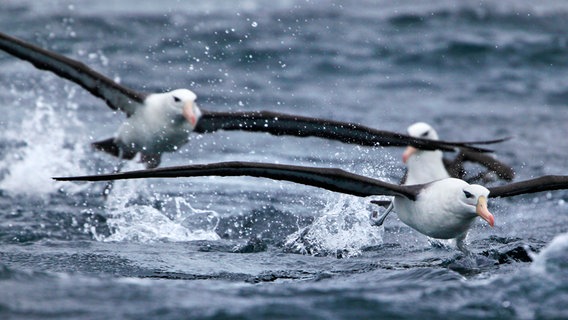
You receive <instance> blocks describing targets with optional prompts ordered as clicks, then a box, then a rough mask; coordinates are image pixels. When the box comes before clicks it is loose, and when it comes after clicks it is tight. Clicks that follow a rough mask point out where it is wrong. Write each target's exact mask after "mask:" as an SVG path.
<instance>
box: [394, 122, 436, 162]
mask: <svg viewBox="0 0 568 320" xmlns="http://www.w3.org/2000/svg"><path fill="white" fill-rule="evenodd" d="M407 131H408V135H409V136H411V137H415V138H423V139H430V140H438V139H439V138H438V133H437V132H436V130H434V128H432V127H431V126H430V125H429V124H427V123H425V122H416V123H414V124H412V125H411V126H409V127H408V129H407ZM417 152H420V150H418V149H416V148H415V147H412V146H408V147H407V148H406V150H405V151H404V153H403V154H402V162H404V163H407V162H408V160H409V159H410V157H411V156H413V155H414V154H416V153H417Z"/></svg>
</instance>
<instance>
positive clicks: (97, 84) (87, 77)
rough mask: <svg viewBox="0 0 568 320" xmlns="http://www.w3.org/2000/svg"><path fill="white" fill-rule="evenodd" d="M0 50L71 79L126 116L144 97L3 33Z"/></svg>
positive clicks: (80, 64) (77, 62)
mask: <svg viewBox="0 0 568 320" xmlns="http://www.w3.org/2000/svg"><path fill="white" fill-rule="evenodd" d="M0 49H2V50H4V51H6V52H8V53H9V54H11V55H14V56H16V57H18V58H20V59H22V60H26V61H28V62H30V63H31V64H33V65H34V66H35V67H36V68H38V69H42V70H48V71H51V72H53V73H55V74H57V75H58V76H60V77H63V78H65V79H68V80H71V81H73V82H75V83H76V84H78V85H80V86H81V87H83V88H85V89H86V90H87V91H89V92H90V93H91V94H93V95H94V96H96V97H99V98H101V99H103V100H104V101H105V102H106V103H107V104H108V106H109V107H111V108H112V109H115V110H121V111H124V112H125V113H126V114H127V115H132V114H133V113H134V111H135V108H136V106H137V105H138V104H140V103H142V102H143V101H144V98H145V97H146V95H145V94H143V93H140V92H136V91H134V90H131V89H129V88H126V87H124V86H121V85H119V84H117V83H116V82H114V81H112V80H111V79H109V78H107V77H105V76H103V75H102V74H100V73H98V72H96V71H94V70H93V69H91V68H89V67H87V66H86V65H84V64H83V63H81V62H79V61H76V60H73V59H70V58H67V57H65V56H62V55H60V54H57V53H55V52H51V51H48V50H45V49H43V48H40V47H38V46H35V45H32V44H29V43H26V42H24V41H22V40H20V39H17V38H14V37H10V36H8V35H6V34H3V33H0Z"/></svg>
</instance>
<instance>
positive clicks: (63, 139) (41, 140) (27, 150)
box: [0, 96, 85, 197]
mask: <svg viewBox="0 0 568 320" xmlns="http://www.w3.org/2000/svg"><path fill="white" fill-rule="evenodd" d="M78 124H79V121H78V120H77V119H76V117H75V112H67V113H66V114H65V116H64V117H62V116H61V115H59V114H58V113H57V112H55V110H54V108H53V105H52V104H51V103H48V102H45V101H44V99H43V97H41V96H40V97H38V98H37V99H36V101H35V109H34V110H33V111H32V112H29V113H28V114H27V115H26V116H25V117H24V120H23V122H22V124H21V126H20V127H19V128H16V129H15V130H8V131H7V132H6V133H5V138H6V139H7V140H8V141H21V142H22V143H19V144H16V145H17V146H19V147H14V148H11V149H9V150H8V153H9V154H8V155H7V156H6V157H5V158H4V159H3V162H2V163H0V171H3V172H6V175H5V177H4V179H3V180H2V181H0V189H1V190H5V191H7V192H9V193H12V194H23V195H27V196H34V197H45V196H47V195H49V194H51V193H54V192H56V191H57V190H59V189H60V188H62V187H64V188H65V189H66V191H67V192H71V193H74V192H77V191H79V190H82V189H83V188H84V186H80V185H77V184H73V183H67V182H54V181H53V180H52V179H51V177H53V176H56V175H61V174H62V173H66V172H73V173H74V174H85V171H84V169H83V168H82V166H81V161H82V160H83V159H85V150H84V148H83V146H82V145H81V144H79V143H77V141H76V140H75V139H74V137H75V136H76V135H75V134H71V135H70V134H68V133H67V132H66V129H67V128H66V127H68V126H71V125H75V127H77V126H78ZM75 130H78V129H75Z"/></svg>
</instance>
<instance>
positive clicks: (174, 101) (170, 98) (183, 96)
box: [163, 89, 201, 127]
mask: <svg viewBox="0 0 568 320" xmlns="http://www.w3.org/2000/svg"><path fill="white" fill-rule="evenodd" d="M163 95H164V97H165V99H166V100H165V103H166V104H167V105H168V106H170V107H171V108H172V109H174V110H176V112H177V111H178V110H181V112H182V115H183V117H184V118H185V119H186V120H187V121H188V122H189V123H190V124H191V126H192V127H195V125H196V124H197V121H199V118H200V117H201V110H200V109H199V107H198V106H197V104H196V103H195V100H196V99H197V95H196V94H195V93H193V91H191V90H188V89H176V90H173V91H170V92H166V93H164V94H163Z"/></svg>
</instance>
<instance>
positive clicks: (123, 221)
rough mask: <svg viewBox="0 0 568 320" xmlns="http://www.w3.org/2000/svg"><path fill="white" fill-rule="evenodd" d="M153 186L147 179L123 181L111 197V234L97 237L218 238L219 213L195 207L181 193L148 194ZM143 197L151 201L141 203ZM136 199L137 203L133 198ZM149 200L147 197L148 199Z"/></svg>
mask: <svg viewBox="0 0 568 320" xmlns="http://www.w3.org/2000/svg"><path fill="white" fill-rule="evenodd" d="M150 189H152V186H151V185H149V183H148V182H146V181H132V180H130V181H120V183H117V184H116V185H115V186H114V188H113V190H112V193H111V195H110V197H109V199H108V203H109V217H108V219H107V224H108V226H109V228H110V229H111V235H110V236H107V237H105V236H101V235H98V236H95V239H97V240H98V241H129V242H132V241H134V242H142V243H148V242H156V241H168V242H184V241H196V240H209V241H215V240H219V239H220V237H219V235H218V234H217V233H216V232H215V229H216V228H217V225H218V223H219V214H218V213H217V212H215V211H209V210H200V209H196V208H194V207H193V206H192V205H191V203H190V202H189V201H187V200H186V199H184V198H182V197H170V196H160V195H156V196H148V195H147V190H150ZM140 197H145V198H148V199H150V201H149V202H150V204H140V202H141V201H140ZM133 201H136V202H137V203H136V204H132V203H131V202H133ZM146 202H148V201H146Z"/></svg>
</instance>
